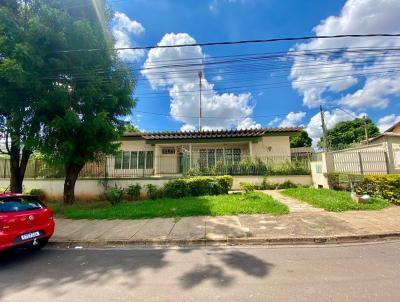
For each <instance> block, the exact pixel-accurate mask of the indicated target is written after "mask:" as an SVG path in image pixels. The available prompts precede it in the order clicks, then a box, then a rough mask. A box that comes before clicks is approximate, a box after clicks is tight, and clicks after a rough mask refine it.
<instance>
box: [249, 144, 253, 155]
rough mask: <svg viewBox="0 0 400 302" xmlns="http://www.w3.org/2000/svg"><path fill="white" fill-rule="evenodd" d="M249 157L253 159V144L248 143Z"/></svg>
mask: <svg viewBox="0 0 400 302" xmlns="http://www.w3.org/2000/svg"><path fill="white" fill-rule="evenodd" d="M249 156H250V158H253V143H252V142H251V141H250V142H249Z"/></svg>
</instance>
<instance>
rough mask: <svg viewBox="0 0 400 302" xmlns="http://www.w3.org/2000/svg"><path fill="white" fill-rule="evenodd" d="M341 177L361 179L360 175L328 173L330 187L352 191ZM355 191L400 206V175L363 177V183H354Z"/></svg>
mask: <svg viewBox="0 0 400 302" xmlns="http://www.w3.org/2000/svg"><path fill="white" fill-rule="evenodd" d="M340 175H346V176H347V177H348V178H349V179H350V180H351V179H352V178H354V179H355V178H359V177H360V175H355V174H344V173H326V174H325V176H326V177H327V178H328V184H329V187H330V188H332V189H334V190H346V191H349V190H350V184H349V183H347V182H340V181H339V177H340ZM354 189H355V191H356V192H357V193H358V194H368V195H371V196H374V197H380V198H384V199H387V200H389V201H390V202H392V203H395V204H399V205H400V175H394V174H389V175H363V176H362V181H358V182H355V183H354Z"/></svg>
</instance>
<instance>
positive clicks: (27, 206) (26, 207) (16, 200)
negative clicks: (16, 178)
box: [0, 196, 43, 213]
mask: <svg viewBox="0 0 400 302" xmlns="http://www.w3.org/2000/svg"><path fill="white" fill-rule="evenodd" d="M37 209H43V206H42V205H41V204H40V202H38V201H37V200H35V198H34V197H30V198H28V197H14V196H13V197H8V198H4V199H1V200H0V213H4V212H23V211H30V210H37Z"/></svg>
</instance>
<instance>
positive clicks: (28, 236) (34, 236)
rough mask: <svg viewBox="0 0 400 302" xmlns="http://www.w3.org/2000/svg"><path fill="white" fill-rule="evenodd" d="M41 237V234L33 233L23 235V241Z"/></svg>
mask: <svg viewBox="0 0 400 302" xmlns="http://www.w3.org/2000/svg"><path fill="white" fill-rule="evenodd" d="M39 236H40V232H32V233H28V234H24V235H21V239H22V240H28V239H32V238H36V237H39Z"/></svg>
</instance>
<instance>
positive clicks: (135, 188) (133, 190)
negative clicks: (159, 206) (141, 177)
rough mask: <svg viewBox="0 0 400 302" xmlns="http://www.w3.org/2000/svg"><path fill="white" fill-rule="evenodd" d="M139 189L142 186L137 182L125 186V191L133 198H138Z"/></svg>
mask: <svg viewBox="0 0 400 302" xmlns="http://www.w3.org/2000/svg"><path fill="white" fill-rule="evenodd" d="M141 189H142V186H141V185H140V184H138V183H137V184H134V185H131V186H129V187H128V188H126V190H125V193H126V194H127V195H129V196H131V197H133V198H139V196H140V190H141Z"/></svg>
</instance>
